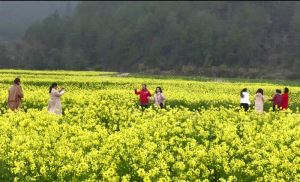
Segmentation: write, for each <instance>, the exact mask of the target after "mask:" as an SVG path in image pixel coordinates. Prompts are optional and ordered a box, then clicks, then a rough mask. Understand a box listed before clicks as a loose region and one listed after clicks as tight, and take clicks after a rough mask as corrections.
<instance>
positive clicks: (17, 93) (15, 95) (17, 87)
mask: <svg viewBox="0 0 300 182" xmlns="http://www.w3.org/2000/svg"><path fill="white" fill-rule="evenodd" d="M22 98H24V94H23V89H22V87H21V80H20V78H16V79H15V80H14V84H13V85H12V86H11V87H10V89H9V90H8V100H7V106H8V108H9V109H11V110H13V111H14V110H16V109H19V108H20V107H21V106H22Z"/></svg>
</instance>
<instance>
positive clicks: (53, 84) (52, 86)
mask: <svg viewBox="0 0 300 182" xmlns="http://www.w3.org/2000/svg"><path fill="white" fill-rule="evenodd" d="M56 86H57V83H56V82H54V83H52V85H51V86H50V88H49V93H51V90H52V89H53V88H54V87H56Z"/></svg>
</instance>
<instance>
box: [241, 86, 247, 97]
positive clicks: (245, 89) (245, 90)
mask: <svg viewBox="0 0 300 182" xmlns="http://www.w3.org/2000/svg"><path fill="white" fill-rule="evenodd" d="M243 92H247V88H244V89H243V90H242V91H241V97H242V98H244V95H243Z"/></svg>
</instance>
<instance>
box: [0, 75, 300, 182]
mask: <svg viewBox="0 0 300 182" xmlns="http://www.w3.org/2000/svg"><path fill="white" fill-rule="evenodd" d="M17 76H19V77H20V78H21V82H22V87H23V90H24V94H25V98H24V100H23V106H22V109H21V110H20V111H18V112H12V111H10V110H7V108H6V99H7V92H8V88H9V87H10V85H11V84H12V81H13V80H14V78H15V77H17ZM0 77H1V79H0V113H1V114H0V181H247V182H248V181H300V114H299V109H298V107H299V105H300V87H298V86H297V85H296V84H289V82H286V83H285V84H286V85H283V84H281V83H280V84H279V83H275V82H258V81H255V82H254V81H253V82H245V81H228V80H227V81H226V80H224V81H218V80H210V81H209V80H193V79H186V78H180V77H176V78H175V77H174V78H171V77H168V78H167V77H166V78H164V77H160V78H154V77H152V78H151V77H150V76H144V77H142V76H134V77H133V76H129V77H118V75H117V73H113V72H110V73H108V72H76V71H30V70H29V71H24V70H18V71H17V70H0ZM52 82H58V84H59V86H63V87H65V89H66V93H65V95H64V96H63V97H62V98H61V101H62V105H63V115H62V116H57V115H53V114H50V113H48V112H47V110H46V107H47V104H48V99H49V93H48V89H49V87H50V85H51V83H52ZM142 83H146V84H147V85H148V89H149V90H150V91H151V92H152V93H153V92H154V90H155V88H156V87H157V86H161V87H162V88H163V91H164V94H165V96H166V97H167V101H166V104H167V107H166V109H158V108H155V107H150V108H149V109H146V110H145V111H142V110H141V109H140V108H139V106H138V97H137V96H136V95H135V94H134V91H133V89H134V88H138V89H140V87H141V84H142ZM285 86H287V87H288V88H289V89H290V109H291V110H288V111H287V112H277V113H274V112H272V111H271V107H272V105H271V103H270V102H267V103H266V104H265V113H264V114H258V113H256V112H255V111H253V109H251V110H250V111H249V112H247V113H246V112H244V111H242V110H240V109H239V99H240V96H239V95H240V91H241V89H243V88H244V87H247V88H248V89H249V90H250V95H251V102H252V106H253V99H254V93H255V91H256V90H257V89H258V88H263V89H264V92H265V96H266V98H271V96H272V94H273V93H274V91H275V89H277V88H279V89H283V88H284V87H285Z"/></svg>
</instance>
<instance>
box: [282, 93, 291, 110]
mask: <svg viewBox="0 0 300 182" xmlns="http://www.w3.org/2000/svg"><path fill="white" fill-rule="evenodd" d="M288 106H289V94H288V93H284V94H282V95H281V107H282V109H287V108H288Z"/></svg>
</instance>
